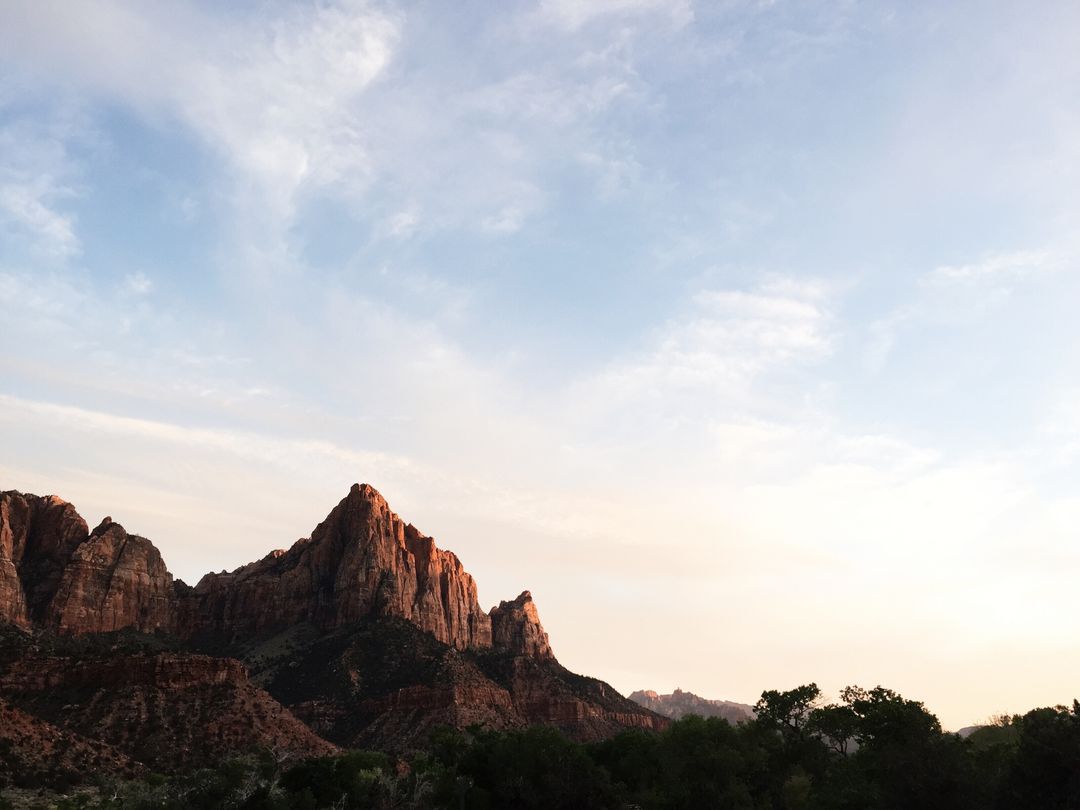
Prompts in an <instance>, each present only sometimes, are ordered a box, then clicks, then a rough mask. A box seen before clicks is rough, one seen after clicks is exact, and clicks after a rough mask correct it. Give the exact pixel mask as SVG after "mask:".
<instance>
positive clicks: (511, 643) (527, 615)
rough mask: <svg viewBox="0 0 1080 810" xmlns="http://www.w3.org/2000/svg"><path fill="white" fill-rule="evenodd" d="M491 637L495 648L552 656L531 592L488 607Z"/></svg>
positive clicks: (521, 653) (539, 655)
mask: <svg viewBox="0 0 1080 810" xmlns="http://www.w3.org/2000/svg"><path fill="white" fill-rule="evenodd" d="M491 637H492V642H493V644H494V646H495V647H498V648H500V649H504V650H507V651H508V652H511V653H513V654H514V655H529V656H535V657H537V658H554V657H555V654H554V653H552V651H551V645H550V644H548V635H547V633H545V632H544V628H543V627H542V626H541V624H540V614H538V613H537V612H536V604H535V603H534V602H533V598H532V594H531V593H529V592H528V591H522V592H521V595H520V596H518V598H517V599H514V600H512V601H510V602H500V603H499V604H498V606H497V607H493V608H492V609H491Z"/></svg>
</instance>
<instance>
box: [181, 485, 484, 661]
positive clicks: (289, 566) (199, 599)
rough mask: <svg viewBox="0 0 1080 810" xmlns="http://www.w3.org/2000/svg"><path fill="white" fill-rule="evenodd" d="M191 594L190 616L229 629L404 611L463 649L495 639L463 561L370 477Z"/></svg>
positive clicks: (338, 621)
mask: <svg viewBox="0 0 1080 810" xmlns="http://www.w3.org/2000/svg"><path fill="white" fill-rule="evenodd" d="M194 594H195V595H194V599H195V600H196V605H195V607H194V618H193V619H192V621H193V626H194V627H196V628H197V629H200V630H210V631H212V632H217V633H224V634H227V635H236V634H237V633H248V632H261V631H266V630H272V629H277V628H281V627H287V626H290V625H295V624H299V623H304V622H306V623H311V624H314V625H316V626H317V627H321V628H324V629H329V628H333V627H339V626H341V625H343V624H347V623H349V622H353V621H356V620H358V619H361V618H364V617H368V616H397V617H400V618H403V619H407V620H409V621H411V622H413V623H414V624H416V625H417V626H419V627H420V628H422V629H424V630H427V631H428V632H430V633H431V634H432V635H434V636H435V637H436V638H437V639H439V640H440V641H442V642H444V643H446V644H450V645H452V646H454V647H457V648H459V649H464V648H467V647H490V646H491V621H490V619H489V618H488V616H487V614H486V613H484V611H483V610H482V609H481V608H480V606H479V603H478V602H477V595H476V583H475V581H474V580H473V578H472V577H471V576H470V575H469V574H468V573H467V572H466V571H465V569H464V567H463V566H462V565H461V561H460V560H458V558H457V556H456V555H455V554H453V553H452V552H449V551H444V550H442V549H439V548H437V547H436V545H435V541H434V540H433V539H432V538H430V537H427V536H425V535H423V534H421V533H420V532H419V530H417V529H416V528H415V527H414V526H412V525H408V524H405V523H404V522H403V521H402V520H401V518H399V517H398V516H397V515H396V514H394V512H392V511H391V510H390V507H389V505H388V504H387V502H386V500H385V499H384V498H383V496H382V495H380V494H379V493H378V491H376V490H375V488H374V487H371V486H369V485H367V484H354V485H353V486H352V487H351V488H350V490H349V492H348V494H347V495H346V496H345V498H343V499H342V500H341V502H340V503H338V505H337V506H335V507H334V509H333V510H332V511H331V512H330V514H329V515H328V516H327V517H326V519H325V520H324V521H323V522H322V523H320V524H319V525H318V526H316V527H315V530H314V531H313V532H312V533H311V537H310V538H306V539H303V540H299V541H297V543H295V544H294V545H293V547H292V548H290V549H289V550H288V551H286V552H284V553H280V552H275V553H273V554H270V555H268V556H267V557H264V558H263V559H262V560H260V561H259V562H257V563H252V564H250V565H247V566H244V567H243V568H240V569H237V570H236V571H233V572H232V573H229V574H208V575H207V576H205V577H203V579H202V580H201V581H200V582H199V584H198V585H197V586H196V588H195V592H194Z"/></svg>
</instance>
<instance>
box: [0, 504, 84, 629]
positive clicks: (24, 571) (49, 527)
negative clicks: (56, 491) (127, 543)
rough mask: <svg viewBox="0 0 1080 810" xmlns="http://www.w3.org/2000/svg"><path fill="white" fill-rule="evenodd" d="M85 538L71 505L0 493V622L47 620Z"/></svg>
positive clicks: (25, 622)
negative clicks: (67, 568) (67, 571)
mask: <svg viewBox="0 0 1080 810" xmlns="http://www.w3.org/2000/svg"><path fill="white" fill-rule="evenodd" d="M88 534H89V530H88V529H87V526H86V521H85V520H83V519H82V518H81V517H79V513H78V512H76V511H75V507H73V506H72V505H71V504H69V503H67V502H66V501H63V500H61V499H60V498H57V497H56V496H55V495H54V496H51V497H47V498H42V497H39V496H37V495H24V494H22V493H21V492H0V620H3V621H8V622H12V623H13V624H16V625H19V626H20V627H27V626H29V625H30V623H31V622H40V623H45V622H47V621H48V617H47V611H48V609H49V606H50V605H51V603H52V600H53V597H54V595H55V594H56V589H57V588H58V587H59V585H60V580H61V578H62V576H63V573H64V570H65V568H66V567H67V565H68V562H69V561H70V559H71V555H72V553H73V552H74V551H75V549H76V548H77V547H78V546H79V545H80V544H81V543H83V542H84V541H85V540H86V538H87V536H88Z"/></svg>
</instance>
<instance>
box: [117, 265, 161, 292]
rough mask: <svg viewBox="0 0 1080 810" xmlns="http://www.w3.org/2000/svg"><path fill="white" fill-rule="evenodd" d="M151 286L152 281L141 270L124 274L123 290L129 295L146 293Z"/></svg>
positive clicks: (152, 286)
mask: <svg viewBox="0 0 1080 810" xmlns="http://www.w3.org/2000/svg"><path fill="white" fill-rule="evenodd" d="M153 288H154V282H152V281H151V280H150V277H149V276H147V275H146V273H143V272H142V271H139V272H138V273H129V274H128V275H126V276H124V284H123V290H124V292H126V293H128V294H130V295H146V294H147V293H149V292H150V290H152V289H153Z"/></svg>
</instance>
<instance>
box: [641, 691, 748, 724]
mask: <svg viewBox="0 0 1080 810" xmlns="http://www.w3.org/2000/svg"><path fill="white" fill-rule="evenodd" d="M630 700H632V701H634V702H635V703H637V704H638V705H640V706H644V707H645V708H647V709H649V710H651V711H654V712H656V713H657V714H660V715H663V716H664V717H670V718H671V719H672V720H678V719H679V718H680V717H685V716H686V715H688V714H696V715H698V716H699V717H722V718H724V719H725V720H727V721H728V722H729V723H732V724H735V723H741V722H742V721H744V720H750V719H751V718H752V717H753V716H754V707H753V706H750V705H749V704H746V703H732V702H731V701H730V700H708V699H707V698H703V697H698V696H697V695H695V694H693V693H692V692H684V691H683V690H681V689H676V690H675V691H674V692H672V693H671V694H670V695H658V694H657V693H656V692H654V691H652V690H651V689H644V690H639V691H637V692H634V693H632V694H631V695H630Z"/></svg>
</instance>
